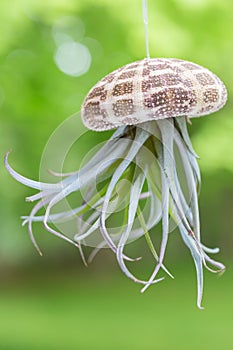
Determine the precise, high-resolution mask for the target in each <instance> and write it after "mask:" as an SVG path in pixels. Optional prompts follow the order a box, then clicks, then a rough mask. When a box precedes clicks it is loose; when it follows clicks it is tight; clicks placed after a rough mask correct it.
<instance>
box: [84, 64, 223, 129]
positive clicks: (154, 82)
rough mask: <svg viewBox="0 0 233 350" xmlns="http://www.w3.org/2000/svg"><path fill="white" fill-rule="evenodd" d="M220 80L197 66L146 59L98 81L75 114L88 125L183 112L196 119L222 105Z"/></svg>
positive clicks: (112, 124)
mask: <svg viewBox="0 0 233 350" xmlns="http://www.w3.org/2000/svg"><path fill="white" fill-rule="evenodd" d="M226 100H227V91H226V88H225V86H224V84H223V83H222V81H221V80H220V79H219V78H218V77H217V76H216V75H215V74H213V73H212V72H211V71H209V70H208V69H206V68H204V67H202V66H199V65H198V64H195V63H192V62H188V61H184V60H180V59H175V58H150V59H144V60H141V61H137V62H133V63H130V64H127V65H125V66H123V67H121V68H119V69H117V70H115V71H114V72H112V73H110V74H108V75H107V76H106V77H104V78H103V79H101V80H100V81H99V82H98V83H97V84H96V85H95V86H94V87H93V88H92V89H91V90H90V92H89V93H88V94H87V96H86V98H85V100H84V102H83V104H82V109H81V117H82V120H83V123H84V125H85V126H87V127H88V128H89V129H92V130H96V131H101V130H109V129H114V128H117V127H119V126H121V125H136V124H139V123H142V122H146V121H150V120H156V119H163V118H170V117H177V116H186V115H188V116H189V117H199V116H203V115H206V114H210V113H213V112H215V111H217V110H219V109H220V108H221V107H223V106H224V104H225V103H226Z"/></svg>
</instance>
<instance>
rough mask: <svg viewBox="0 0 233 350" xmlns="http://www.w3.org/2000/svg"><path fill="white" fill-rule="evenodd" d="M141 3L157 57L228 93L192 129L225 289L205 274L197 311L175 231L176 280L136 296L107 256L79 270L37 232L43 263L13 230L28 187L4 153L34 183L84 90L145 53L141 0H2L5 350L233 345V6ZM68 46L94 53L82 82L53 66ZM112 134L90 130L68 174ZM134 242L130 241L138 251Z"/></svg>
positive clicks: (0, 192)
mask: <svg viewBox="0 0 233 350" xmlns="http://www.w3.org/2000/svg"><path fill="white" fill-rule="evenodd" d="M148 5H149V24H150V26H149V29H150V51H151V57H177V58H181V59H186V60H190V61H193V62H196V63H198V64H200V65H202V66H206V67H207V68H209V69H210V70H212V71H213V72H214V73H216V74H217V75H218V76H219V77H220V78H221V79H222V80H223V81H224V83H225V84H226V86H227V89H228V93H229V98H228V103H227V105H226V106H225V107H224V109H223V110H221V111H219V112H217V113H216V114H214V115H210V116H208V117H205V118H201V119H197V120H194V121H193V125H192V126H190V127H189V132H190V134H191V138H192V141H193V145H194V148H195V149H196V151H197V153H198V154H199V155H200V161H199V164H200V167H201V172H202V190H201V196H200V213H201V229H202V237H203V242H204V243H205V244H206V245H210V246H218V247H220V248H221V251H220V253H219V254H218V258H219V260H221V261H223V262H224V263H226V265H227V272H226V273H225V275H224V276H223V277H222V278H221V279H218V278H216V276H209V273H206V276H207V282H206V286H205V288H206V297H205V299H204V304H205V305H206V307H207V310H206V311H204V314H203V313H200V312H199V311H198V310H196V309H195V291H196V290H195V288H196V287H195V273H194V268H193V266H192V263H191V259H190V256H189V253H188V252H187V251H186V248H184V247H183V244H182V242H181V240H180V238H179V235H178V232H174V233H172V235H171V242H170V243H169V251H168V256H167V261H168V265H169V264H170V266H171V267H172V272H173V273H174V274H175V276H178V277H177V279H175V281H168V278H166V280H165V281H164V282H163V283H162V285H161V286H154V287H152V288H151V290H150V291H149V292H148V293H146V294H145V295H143V296H142V295H140V294H139V292H138V288H137V286H135V285H134V284H133V282H131V281H127V280H126V279H125V277H124V276H123V275H122V274H121V273H120V272H119V271H118V267H117V266H116V263H115V259H114V256H112V255H111V254H110V253H109V252H103V253H101V254H100V256H98V257H97V259H96V260H95V261H94V262H93V263H92V266H91V267H90V268H88V269H85V268H84V267H83V266H82V263H81V260H80V258H79V256H78V254H77V252H76V250H75V249H74V248H73V247H71V246H69V245H68V244H65V243H64V242H61V241H60V240H59V239H56V238H54V237H51V236H50V235H49V234H48V233H47V232H45V230H44V229H43V227H42V226H40V225H38V226H36V227H35V232H36V237H37V239H38V241H39V243H40V246H41V247H42V250H43V252H44V257H43V258H40V257H38V256H37V253H36V252H35V251H34V248H33V247H32V244H31V242H30V241H29V238H28V235H27V230H26V228H25V227H21V221H20V216H21V215H27V214H28V213H29V211H30V209H31V208H32V206H31V204H30V203H25V202H24V198H25V197H26V196H28V195H30V194H31V195H32V194H33V191H32V192H30V190H29V189H27V188H25V187H24V186H22V185H20V184H19V183H17V182H16V181H14V180H13V179H12V178H11V177H10V176H9V174H8V173H7V172H6V170H5V169H4V166H3V157H4V154H5V153H6V152H7V150H8V149H12V153H11V155H10V163H11V164H12V166H13V167H14V168H15V169H16V170H17V171H19V172H20V173H22V174H24V175H25V176H27V177H29V178H34V179H38V177H39V169H40V162H41V156H42V153H43V151H44V149H45V147H46V144H47V141H48V139H49V138H50V136H51V134H52V133H53V132H54V130H55V129H56V128H57V127H58V126H59V125H61V124H62V123H63V121H64V120H66V119H67V118H68V117H69V116H71V115H73V114H75V113H77V112H79V110H80V107H81V104H82V101H83V98H84V96H85V94H86V93H87V92H88V91H89V89H90V88H91V87H92V86H93V85H94V84H95V83H96V82H97V81H98V80H99V79H101V78H102V77H103V76H104V75H106V74H108V73H109V72H110V71H112V70H114V69H116V68H118V67H120V66H122V65H124V64H127V63H129V62H132V61H134V60H138V59H142V58H143V57H144V56H145V44H144V30H143V23H142V11H141V0H124V1H123V0H118V1H109V0H98V1H96V0H95V1H94V0H66V1H65V0H56V1H55V0H49V1H39V0H12V1H8V0H1V2H0V32H1V37H0V154H1V159H2V162H1V165H0V220H1V226H0V227H1V229H0V232H1V234H0V286H1V288H2V289H1V291H0V310H1V316H0V349H1V350H21V349H23V350H27V349H30V350H34V349H35V350H37V349H38V350H41V349H45V350H47V349H58V350H60V349H61V350H62V349H70V350H71V349H88V350H89V349H139V348H140V349H141V348H145V349H163V350H166V349H171V348H174V349H181V350H182V349H187V348H189V349H194V348H196V347H197V346H198V347H200V348H202V347H203V346H204V344H205V348H206V349H219V347H220V344H221V346H222V348H224V349H231V348H232V345H230V343H229V341H230V338H229V337H230V334H231V329H230V326H229V325H230V323H231V325H232V321H231V317H230V314H231V313H232V311H233V305H232V300H231V295H232V291H233V280H232V277H233V273H232V267H231V266H232V261H233V259H232V255H231V254H232V248H233V232H232V231H233V215H232V214H233V211H232V210H233V118H232V105H233V84H232V82H233V65H232V62H233V46H232V37H233V18H232V13H233V2H232V1H230V0H222V1H219V0H166V1H165V0H148ZM67 37H69V38H71V39H73V40H74V41H75V42H78V43H80V44H82V45H84V46H85V47H86V48H87V49H88V51H89V54H90V57H91V65H90V68H89V69H88V70H87V71H86V72H85V74H82V75H80V76H71V75H68V74H65V73H64V72H63V71H62V70H61V69H60V68H59V66H58V64H57V63H56V58H55V57H56V54H57V52H58V50H59V46H60V45H62V43H63V42H64V41H66V39H67ZM90 57H89V58H90ZM80 130H83V127H82V125H81V121H80V120H79V119H78V118H77V133H78V132H79V131H80ZM110 134H111V132H105V133H95V132H88V133H87V134H86V136H85V137H84V138H83V142H82V140H81V143H80V142H79V148H75V150H76V158H73V159H72V162H71V161H70V162H69V164H68V166H69V169H68V170H69V171H72V170H76V169H77V168H78V167H79V164H80V162H81V161H82V157H83V156H84V155H85V154H86V153H87V152H88V151H89V150H90V149H91V148H93V147H94V146H95V145H97V144H98V143H100V142H101V141H104V140H106V139H107V138H108V137H109V135H110ZM64 137H69V135H68V136H67V135H64ZM53 170H56V169H53ZM140 244H142V245H143V242H138V243H136V244H135V247H134V249H135V252H136V253H137V251H140ZM148 262H149V258H148V261H146V264H147V263H148ZM148 266H150V265H149V263H148ZM148 266H147V267H148ZM149 268H151V267H149ZM139 269H140V267H139ZM141 269H142V271H141V272H142V273H144V272H143V268H142V267H141ZM149 272H150V270H149ZM156 288H158V290H156ZM208 298H209V299H208ZM208 310H210V311H208ZM216 319H218V320H219V322H218V323H217V322H216ZM231 343H232V341H231ZM224 344H225V346H224Z"/></svg>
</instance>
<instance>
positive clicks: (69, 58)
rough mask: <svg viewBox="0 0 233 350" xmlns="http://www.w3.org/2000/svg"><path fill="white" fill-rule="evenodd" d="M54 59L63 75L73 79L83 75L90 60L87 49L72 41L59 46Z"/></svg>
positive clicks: (88, 66)
mask: <svg viewBox="0 0 233 350" xmlns="http://www.w3.org/2000/svg"><path fill="white" fill-rule="evenodd" d="M54 59H55V62H56V64H57V66H58V68H59V69H60V70H61V71H62V72H63V73H65V74H67V75H71V76H74V77H77V76H81V75H83V74H85V73H86V72H87V71H88V70H89V68H90V66H91V60H92V59H91V54H90V51H89V49H88V48H87V47H86V46H84V45H82V44H80V43H76V42H74V41H72V42H65V43H63V44H61V45H60V46H59V47H58V49H57V52H56V54H55V57H54Z"/></svg>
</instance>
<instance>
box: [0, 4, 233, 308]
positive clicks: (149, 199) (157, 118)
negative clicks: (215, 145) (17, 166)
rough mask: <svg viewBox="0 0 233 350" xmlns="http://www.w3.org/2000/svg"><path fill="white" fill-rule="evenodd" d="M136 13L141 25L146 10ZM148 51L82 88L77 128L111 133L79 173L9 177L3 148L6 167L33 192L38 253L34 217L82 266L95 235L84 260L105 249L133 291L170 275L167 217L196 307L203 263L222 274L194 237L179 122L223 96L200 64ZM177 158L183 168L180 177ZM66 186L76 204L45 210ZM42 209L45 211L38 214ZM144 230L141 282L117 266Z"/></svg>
mask: <svg viewBox="0 0 233 350" xmlns="http://www.w3.org/2000/svg"><path fill="white" fill-rule="evenodd" d="M143 3H144V5H146V2H145V1H144V2H143ZM144 10H145V11H144V19H145V24H147V22H148V21H147V11H146V6H144ZM147 44H148V42H147ZM147 53H148V54H147V58H145V59H144V60H141V61H137V62H133V63H130V64H128V65H126V66H124V67H121V68H119V69H117V70H116V71H114V72H112V73H110V74H109V75H107V76H106V77H104V78H103V79H102V80H100V81H99V82H98V83H97V84H96V85H95V86H94V87H93V88H92V89H91V91H90V92H89V93H88V94H87V96H86V98H85V100H84V102H83V105H82V109H81V117H82V120H83V123H84V125H85V126H86V127H87V128H89V129H91V130H95V131H104V130H110V129H116V131H115V133H114V134H113V135H112V137H111V138H110V140H109V141H107V142H106V144H105V145H104V146H103V147H102V148H101V149H100V150H99V151H98V152H97V153H96V154H95V155H94V156H93V157H92V158H91V159H90V160H89V161H88V162H87V164H86V165H84V166H83V167H82V168H81V169H80V170H79V171H77V172H74V173H72V174H62V176H63V177H64V178H63V179H62V180H61V181H60V182H58V183H56V184H54V183H42V182H37V181H33V180H29V179H27V178H25V177H23V176H22V175H20V174H18V173H17V172H16V171H14V170H13V169H12V167H11V166H10V165H9V163H8V154H7V155H6V157H5V166H6V168H7V170H8V171H9V173H10V174H11V175H12V176H13V177H14V178H15V179H16V180H17V181H19V182H21V183H22V184H24V185H26V186H28V187H31V188H34V189H36V190H38V191H39V192H38V193H37V194H35V195H33V196H31V197H29V198H27V199H28V200H30V201H38V202H37V204H36V205H35V206H34V208H33V209H32V211H31V213H30V215H29V216H26V217H23V219H24V224H27V225H28V230H29V235H30V238H31V240H32V242H33V244H34V246H35V247H36V249H37V250H38V251H39V253H40V254H41V251H40V249H39V247H38V245H37V243H36V240H35V238H34V235H33V230H32V224H33V223H34V222H42V223H43V224H44V227H45V229H46V230H47V231H48V232H50V233H52V234H54V235H56V236H58V237H61V238H63V239H65V240H66V241H68V242H70V243H72V244H74V245H75V246H76V247H77V248H78V249H79V250H80V252H81V255H82V257H83V260H84V262H85V257H84V254H83V250H82V246H83V245H86V244H87V239H89V238H90V237H92V236H93V235H96V233H97V232H98V233H99V234H100V236H101V242H100V243H99V244H97V245H96V247H95V248H94V250H93V252H92V253H91V256H90V260H92V258H93V257H94V255H95V254H96V253H97V252H98V251H99V250H100V249H101V248H103V247H108V248H110V249H111V250H112V251H113V252H114V253H115V255H116V258H117V261H118V263H119V266H120V268H121V269H122V271H123V272H124V274H125V275H126V276H127V277H129V278H130V279H132V280H133V281H134V282H136V283H140V284H142V286H143V287H142V291H145V290H146V289H147V288H148V287H149V286H150V285H151V284H154V283H157V282H159V281H161V280H162V279H163V278H159V277H158V272H159V271H160V270H161V269H162V270H164V271H165V272H166V273H167V274H169V275H170V276H171V277H173V276H172V275H171V273H170V272H169V271H168V270H167V268H166V267H165V266H164V256H165V252H166V246H167V242H168V238H169V232H170V218H172V219H173V221H174V222H175V223H176V225H177V227H178V229H179V232H180V234H181V237H182V239H183V241H184V243H185V245H186V246H187V247H188V248H189V250H190V252H191V255H192V257H193V260H194V263H195V267H196V272H197V286H198V288H197V289H198V292H197V305H198V307H199V308H202V306H201V300H202V294H203V266H204V267H206V268H207V269H209V270H210V271H213V272H220V271H223V270H224V268H225V267H224V265H223V264H221V263H219V262H217V261H215V260H213V259H212V258H210V257H209V255H208V254H209V253H217V252H218V249H217V248H216V249H210V248H207V247H205V246H204V245H203V244H202V243H201V238H200V222H199V209H198V193H199V191H200V185H201V180H200V171H199V167H198V163H197V158H198V156H197V155H196V153H195V151H194V150H193V147H192V144H191V141H190V138H189V135H188V131H187V122H190V118H191V117H200V116H203V115H207V114H210V113H212V112H215V111H217V110H219V109H220V108H222V107H223V105H224V104H225V102H226V99H227V92H226V88H225V86H224V84H223V83H222V82H221V80H220V79H219V78H218V77H217V76H216V75H214V74H213V73H212V72H210V71H209V70H208V69H206V68H203V67H201V66H199V65H197V64H195V63H192V62H188V61H184V60H180V59H174V58H154V59H153V58H150V57H149V51H148V45H147ZM178 159H179V161H178ZM177 163H181V164H182V165H181V168H182V171H183V175H184V176H183V177H182V176H181V175H180V171H178V170H177V168H178V165H177ZM184 188H187V190H188V191H187V193H185V189H184ZM145 189H146V190H145ZM74 192H81V194H82V197H83V202H81V203H80V204H79V205H78V206H77V207H76V208H72V209H71V210H69V211H62V212H56V213H52V209H53V208H54V207H55V206H56V205H57V204H58V203H60V202H61V201H62V200H64V199H66V198H67V197H68V196H69V195H71V194H72V193H74ZM145 201H146V205H145V204H143V203H144V202H145ZM146 207H147V209H145V208H146ZM43 208H45V212H44V215H37V214H38V212H39V210H41V209H43ZM120 212H122V213H123V215H122V216H120V215H119V213H120ZM115 215H118V216H117V220H121V221H120V224H119V225H118V226H119V229H118V230H116V229H115V230H111V227H110V226H111V225H110V224H109V222H110V220H111V218H112V217H114V216H115ZM74 217H75V218H76V217H79V218H81V225H80V226H79V231H78V232H74V235H73V238H70V237H68V236H67V235H65V234H64V233H63V232H62V231H61V230H58V229H56V223H58V222H62V221H67V220H71V219H73V218H74ZM160 220H161V221H162V239H161V244H160V249H159V252H157V250H156V247H155V246H154V244H153V241H152V238H151V233H150V230H151V229H152V228H153V227H155V226H156V225H157V224H158V223H159V221H160ZM143 236H144V237H145V238H146V241H147V243H148V246H149V248H150V250H151V252H152V254H153V257H154V259H155V265H154V270H153V272H152V274H151V276H150V277H149V278H148V280H141V279H139V278H137V277H136V276H135V275H133V273H132V272H131V271H130V270H129V268H128V266H127V264H126V262H127V261H135V260H138V258H135V259H133V258H131V257H128V256H127V255H126V253H125V246H126V244H128V243H129V242H131V241H132V240H135V239H137V238H139V237H143Z"/></svg>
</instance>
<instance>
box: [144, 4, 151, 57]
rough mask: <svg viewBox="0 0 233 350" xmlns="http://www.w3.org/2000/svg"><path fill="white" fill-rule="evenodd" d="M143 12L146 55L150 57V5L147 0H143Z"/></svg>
mask: <svg viewBox="0 0 233 350" xmlns="http://www.w3.org/2000/svg"><path fill="white" fill-rule="evenodd" d="M142 13H143V22H144V28H145V42H146V57H147V58H150V50H149V30H148V23H149V21H148V6H147V0H142Z"/></svg>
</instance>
